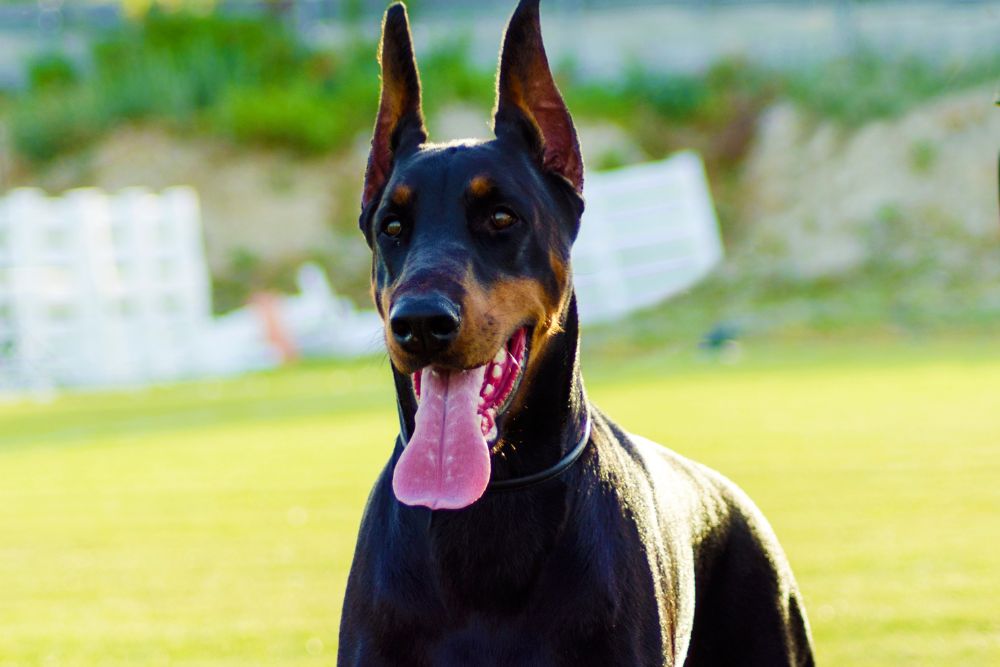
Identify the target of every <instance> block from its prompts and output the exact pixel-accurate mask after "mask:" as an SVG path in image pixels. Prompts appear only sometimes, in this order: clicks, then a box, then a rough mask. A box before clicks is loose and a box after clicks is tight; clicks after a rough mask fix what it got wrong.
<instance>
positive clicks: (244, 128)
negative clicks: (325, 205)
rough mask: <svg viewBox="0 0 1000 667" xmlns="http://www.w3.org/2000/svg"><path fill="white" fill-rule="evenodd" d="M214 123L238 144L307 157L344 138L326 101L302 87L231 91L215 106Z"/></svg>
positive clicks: (338, 123)
mask: <svg viewBox="0 0 1000 667" xmlns="http://www.w3.org/2000/svg"><path fill="white" fill-rule="evenodd" d="M216 122H217V127H219V128H220V129H222V131H223V132H225V133H226V134H228V135H229V136H230V137H232V138H233V139H234V140H236V141H239V142H243V143H255V144H266V145H274V146H290V147H293V148H295V149H299V150H302V151H304V152H311V153H313V152H314V153H318V152H322V151H326V150H330V149H332V148H336V147H339V145H340V144H341V143H342V142H343V140H344V139H345V134H346V132H345V127H344V126H343V121H342V119H341V118H340V117H339V115H338V114H337V113H335V110H334V108H333V105H331V104H330V100H328V99H326V98H325V97H324V96H322V95H319V94H317V92H316V91H315V90H313V89H310V88H308V87H304V86H296V87H293V88H276V87H275V88H253V87H246V88H232V89H230V90H229V91H228V93H227V95H226V97H225V98H224V99H223V100H222V102H221V104H220V106H219V110H218V112H217V117H216Z"/></svg>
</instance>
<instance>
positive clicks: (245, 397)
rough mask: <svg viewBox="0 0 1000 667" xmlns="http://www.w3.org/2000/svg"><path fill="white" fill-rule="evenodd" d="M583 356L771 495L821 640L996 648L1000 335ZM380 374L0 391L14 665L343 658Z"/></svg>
mask: <svg viewBox="0 0 1000 667" xmlns="http://www.w3.org/2000/svg"><path fill="white" fill-rule="evenodd" d="M585 365H586V370H587V377H588V383H587V387H588V391H589V392H590V394H591V396H592V398H594V399H595V400H596V401H597V402H598V403H599V404H600V405H601V406H602V407H603V408H605V409H606V410H607V411H608V412H610V413H611V414H612V415H613V416H614V417H615V418H617V419H618V421H619V422H620V423H622V424H624V425H626V426H627V427H629V428H630V429H632V430H635V431H638V432H641V433H643V434H644V435H648V436H650V437H652V438H654V439H658V440H660V441H661V442H664V443H665V444H668V445H670V446H672V447H673V448H675V449H677V450H679V451H681V452H682V453H685V454H688V455H690V456H693V457H695V458H698V459H699V460H702V461H704V462H706V463H708V464H710V465H713V466H715V467H716V468H718V469H720V470H722V471H723V472H724V473H726V474H727V475H728V476H730V477H731V478H733V479H734V480H736V481H737V482H738V483H740V484H741V485H742V486H743V487H744V488H745V489H746V490H747V491H748V492H749V493H750V494H751V495H752V496H753V497H754V498H755V499H756V500H757V502H758V503H759V504H760V506H761V507H762V508H763V509H764V511H765V513H766V514H767V515H768V517H769V518H770V520H771V522H772V524H773V525H774V527H775V529H776V531H777V533H778V535H779V537H780V538H781V540H782V542H783V544H784V546H785V548H786V550H787V551H788V553H789V556H790V558H791V560H792V563H793V565H794V567H795V570H796V573H797V576H798V579H799V583H800V585H801V587H802V589H803V591H804V593H805V596H806V601H807V605H808V610H809V612H810V615H811V621H812V624H813V631H814V635H815V639H816V643H817V649H818V652H819V658H820V662H821V663H822V664H829V665H852V666H854V665H860V666H871V667H875V666H879V667H882V666H884V665H958V664H961V665H993V664H1000V617H998V616H997V614H996V609H997V608H996V600H997V599H1000V567H998V565H997V558H996V548H997V545H1000V521H997V518H996V512H997V508H998V507H1000V391H998V388H1000V345H992V344H988V343H974V344H962V343H954V344H948V345H932V346H926V345H925V346H907V347H898V346H890V345H887V344H885V343H866V344H852V345H848V346H833V345H821V344H815V343H810V344H795V345H788V346H780V345H774V344H771V345H767V346H764V347H760V346H751V347H750V348H749V350H748V351H747V354H746V355H745V356H744V360H743V361H742V362H740V363H738V364H735V365H722V364H719V363H717V362H708V361H704V360H699V359H697V358H694V357H692V356H691V355H690V354H687V353H684V352H678V353H676V354H674V353H670V352H667V351H661V352H657V353H651V354H643V355H642V356H634V354H633V356H628V357H626V358H625V359H614V360H600V361H596V360H594V361H592V360H590V359H587V360H586V361H585ZM390 392H391V387H390V382H389V377H388V371H387V369H386V367H385V365H384V362H379V361H369V362H362V363H358V364H352V365H348V366H316V367H303V368H297V369H293V370H289V371H284V372H281V373H276V374H269V375H261V376H256V377H252V378H247V379H244V380H241V381H235V382H224V383H200V384H194V385H187V386H182V387H174V388H168V389H159V390H153V391H148V392H144V393H141V394H137V395H121V394H118V395H102V396H81V397H69V398H64V399H61V400H59V401H57V402H55V403H53V404H51V405H35V404H30V403H25V404H11V405H0V666H6V665H42V664H44V665H102V666H103V665H161V664H162V665H165V664H168V663H169V664H183V665H234V666H235V665H252V664H267V665H282V666H284V665H290V666H295V665H326V664H330V663H331V661H332V656H333V655H334V654H335V652H336V635H337V624H338V617H339V612H340V603H341V598H342V595H343V586H344V580H345V578H346V574H347V568H348V567H349V564H350V559H351V555H352V551H353V547H354V536H355V532H356V528H357V522H358V520H359V518H360V513H361V510H362V507H363V505H364V501H365V498H366V496H367V493H368V489H369V487H370V485H371V482H372V480H373V478H374V477H375V475H376V473H377V471H378V469H379V468H380V466H381V465H382V463H383V462H384V460H385V458H386V457H387V456H388V452H389V449H390V447H391V444H392V438H393V435H394V432H395V415H394V408H393V405H392V401H391V393H390Z"/></svg>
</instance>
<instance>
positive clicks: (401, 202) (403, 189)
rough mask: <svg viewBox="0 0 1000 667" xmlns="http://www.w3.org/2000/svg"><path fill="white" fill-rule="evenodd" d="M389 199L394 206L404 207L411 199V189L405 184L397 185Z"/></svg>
mask: <svg viewBox="0 0 1000 667" xmlns="http://www.w3.org/2000/svg"><path fill="white" fill-rule="evenodd" d="M389 199H390V200H391V201H392V203H393V204H395V205H396V206H406V205H407V204H409V203H410V200H412V199H413V188H411V187H410V186H409V185H406V184H405V183H403V184H401V185H397V186H396V188H395V189H394V190H393V191H392V195H391V196H390V197H389Z"/></svg>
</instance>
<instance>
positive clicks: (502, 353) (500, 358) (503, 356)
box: [493, 347, 507, 364]
mask: <svg viewBox="0 0 1000 667" xmlns="http://www.w3.org/2000/svg"><path fill="white" fill-rule="evenodd" d="M505 361H507V348H506V347H501V348H500V349H499V350H497V356H495V357H493V362H494V363H497V364H502V363H503V362H505Z"/></svg>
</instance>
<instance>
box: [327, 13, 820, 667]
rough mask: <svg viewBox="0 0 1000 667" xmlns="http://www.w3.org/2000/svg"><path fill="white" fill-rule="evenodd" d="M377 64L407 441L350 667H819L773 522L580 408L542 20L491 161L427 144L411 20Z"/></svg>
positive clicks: (506, 68) (385, 262)
mask: <svg viewBox="0 0 1000 667" xmlns="http://www.w3.org/2000/svg"><path fill="white" fill-rule="evenodd" d="M380 62H381V65H382V93H381V101H380V106H379V111H378V117H377V120H376V123H375V133H374V138H373V139H372V147H371V155H370V157H369V162H368V168H367V172H366V177H365V183H364V193H363V195H362V213H361V218H360V224H361V229H362V231H363V232H364V234H365V237H366V239H367V241H368V244H369V245H370V246H371V248H372V254H373V258H372V273H371V278H372V293H373V297H374V300H375V304H376V306H377V308H378V310H379V313H380V314H381V315H382V318H383V320H384V321H385V330H386V342H387V345H388V349H389V357H390V360H391V363H392V369H393V376H394V378H395V387H396V397H397V401H398V408H399V417H400V431H401V434H400V437H399V439H398V440H397V442H396V446H395V449H394V451H393V453H392V456H391V457H390V459H389V461H388V463H387V465H386V466H385V469H384V470H383V471H382V474H381V475H380V477H379V478H378V481H377V482H376V483H375V487H374V489H373V491H372V493H371V496H370V497H369V499H368V504H367V507H366V508H365V513H364V519H363V520H362V524H361V529H360V533H359V535H358V542H357V548H356V551H355V554H354V563H353V566H352V569H351V574H350V577H349V580H348V583H347V594H346V597H345V600H344V609H343V618H342V622H341V628H340V651H339V657H338V664H339V665H362V666H364V667H371V666H373V665H416V666H421V665H462V666H466V665H497V666H501V665H502V666H508V665H573V666H579V665H600V666H609V665H677V666H678V667H679V666H680V665H689V666H694V665H713V666H724V665H740V666H744V667H745V666H748V665H762V666H765V665H766V666H769V667H773V666H776V665H812V664H813V658H812V649H811V646H810V638H809V627H808V623H807V621H806V616H805V612H804V610H803V607H802V601H801V596H800V594H799V591H798V588H797V587H796V584H795V580H794V578H793V576H792V572H791V569H790V568H789V565H788V563H787V561H786V559H785V556H784V554H783V553H782V550H781V547H780V546H779V545H778V542H777V540H776V538H775V536H774V533H773V532H772V530H771V528H770V527H769V525H768V523H767V521H766V520H765V519H764V517H763V516H762V515H761V513H760V511H759V510H758V509H757V508H756V507H755V506H754V505H753V503H752V502H751V501H750V500H749V499H748V498H747V496H746V495H744V494H743V492H741V491H740V490H739V489H738V488H736V486H734V485H733V484H732V483H731V482H729V481H727V480H726V479H724V478H723V477H721V476H720V475H719V474H717V473H715V472H713V471H711V470H708V469H706V468H705V467H703V466H701V465H699V464H697V463H693V462H691V461H689V460H687V459H684V458H682V457H680V456H678V455H677V454H674V453H672V452H670V451H668V450H666V449H664V448H662V447H660V446H658V445H656V444H654V443H652V442H650V441H648V440H645V439H643V438H640V437H638V436H635V435H632V434H630V433H627V432H626V431H624V430H622V429H621V428H620V427H619V426H617V425H615V424H614V423H613V422H612V421H611V420H610V419H608V418H607V417H606V416H605V415H604V414H602V413H601V412H600V411H599V410H598V409H597V408H596V407H594V406H593V405H592V404H591V403H590V402H589V401H588V400H587V396H586V392H585V391H584V386H583V381H582V378H581V375H580V364H579V350H578V346H579V325H578V321H577V310H576V302H575V298H574V295H573V286H572V281H571V272H570V248H571V246H572V244H573V241H574V239H575V237H576V235H577V230H578V228H579V224H580V215H581V213H582V211H583V196H582V194H583V162H582V160H581V157H580V150H579V146H578V143H577V136H576V131H575V129H574V126H573V121H572V119H571V118H570V115H569V112H568V110H567V108H566V105H565V104H564V102H563V98H562V96H561V95H560V93H559V91H558V89H557V88H556V85H555V82H554V81H553V78H552V74H551V72H550V70H549V66H548V61H547V58H546V55H545V51H544V48H543V46H542V39H541V32H540V26H539V15H538V0H522V2H521V3H520V5H519V6H518V7H517V9H516V10H515V12H514V15H513V17H512V18H511V21H510V24H509V26H508V28H507V32H506V36H505V37H504V43H503V51H502V57H501V61H500V68H499V77H498V82H497V104H496V112H495V125H494V132H495V135H496V138H495V139H492V140H489V141H461V142H455V143H449V144H443V145H439V144H432V143H428V141H427V132H426V130H425V128H424V122H423V117H422V112H421V106H420V80H419V77H418V74H417V69H416V64H415V61H414V57H413V47H412V43H411V38H410V30H409V25H408V21H407V17H406V11H405V9H404V7H403V6H402V5H400V4H396V5H393V6H392V7H390V8H389V10H388V12H387V13H386V15H385V21H384V23H383V30H382V43H381V50H380ZM622 233H623V234H625V233H628V230H622Z"/></svg>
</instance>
